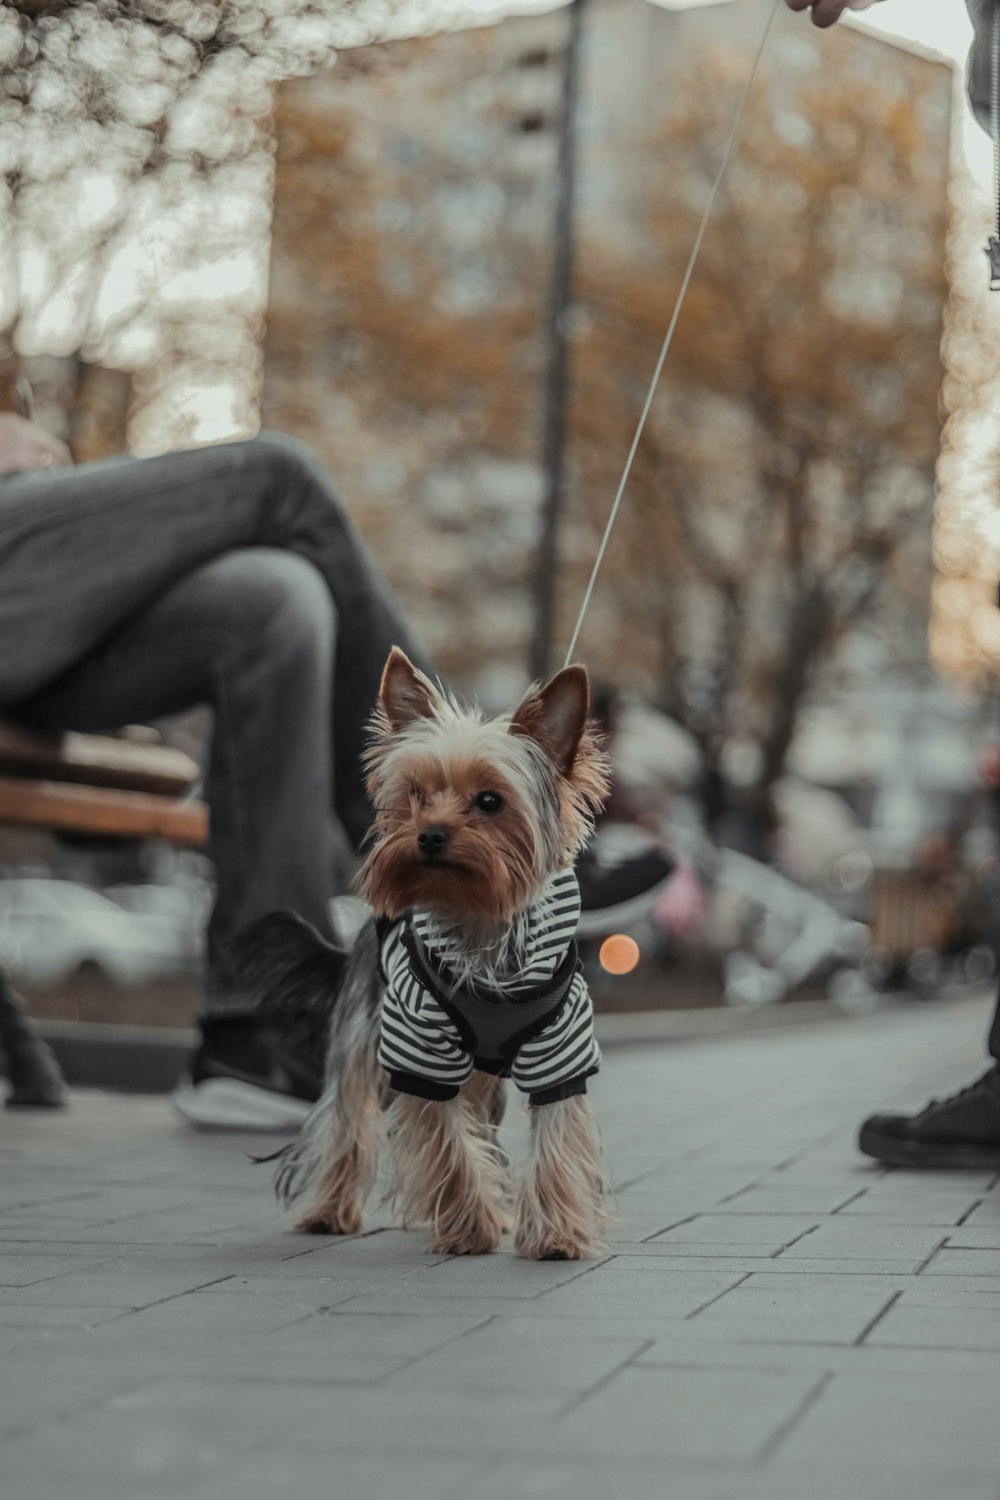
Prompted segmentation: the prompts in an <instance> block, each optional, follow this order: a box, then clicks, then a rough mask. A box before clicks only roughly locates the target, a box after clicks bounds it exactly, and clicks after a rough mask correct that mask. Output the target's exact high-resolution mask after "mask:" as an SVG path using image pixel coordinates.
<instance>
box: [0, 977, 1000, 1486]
mask: <svg viewBox="0 0 1000 1500" xmlns="http://www.w3.org/2000/svg"><path fill="white" fill-rule="evenodd" d="M986 1019H987V1009H986V1005H985V1004H984V1003H980V1002H969V1001H963V1002H960V1003H953V1004H951V1005H949V1006H945V1005H937V1006H924V1007H920V1008H915V1009H914V1010H913V1011H912V1012H907V1013H906V1014H893V1015H889V1016H883V1017H879V1018H874V1019H870V1020H853V1021H845V1022H842V1023H840V1024H826V1023H823V1024H818V1025H816V1026H813V1027H809V1028H806V1029H804V1030H797V1031H795V1032H793V1033H780V1034H769V1035H762V1036H746V1037H738V1038H733V1039H730V1040H714V1041H711V1042H706V1043H698V1044H691V1045H686V1046H675V1047H664V1046H659V1047H656V1046H649V1047H644V1048H641V1049H634V1050H616V1051H614V1052H612V1053H611V1054H609V1056H608V1059H607V1062H606V1067H605V1071H604V1073H603V1075H602V1077H601V1079H600V1081H599V1083H598V1086H597V1088H596V1089H595V1095H596V1098H597V1100H598V1104H599V1108H600V1110H601V1113H602V1116H603V1120H604V1127H605V1135H606V1140H607V1144H608V1149H609V1154H610V1157H611V1162H612V1166H613V1168H614V1172H615V1176H616V1179H617V1182H618V1184H619V1200H618V1201H619V1208H620V1221H619V1223H618V1225H617V1227H616V1229H615V1235H614V1240H613V1243H612V1244H611V1246H610V1249H609V1251H608V1254H607V1255H606V1256H605V1257H604V1258H602V1259H601V1260H600V1261H599V1262H597V1263H592V1264H589V1265H571V1264H565V1263H563V1264H556V1263H552V1264H543V1265H534V1264H528V1263H526V1262H523V1261H519V1260H516V1259H515V1258H513V1257H512V1256H511V1255H509V1254H503V1255H498V1256H493V1257H488V1258H484V1259H479V1260H445V1259H441V1258H437V1257H432V1256H430V1255H429V1254H428V1253H427V1251H426V1249H425V1248H424V1245H425V1242H424V1240H423V1238H422V1236H420V1235H418V1234H403V1233H401V1232H400V1231H399V1230H396V1229H393V1228H391V1227H380V1226H387V1225H388V1222H389V1221H388V1220H387V1219H386V1218H385V1216H384V1214H383V1215H382V1216H381V1217H375V1218H374V1219H373V1225H372V1229H371V1230H370V1232H369V1233H368V1234H366V1235H365V1236H364V1237H361V1238H359V1239H355V1240H346V1241H335V1240H333V1241H332V1240H324V1239H307V1238H298V1237H293V1236H291V1235H289V1234H288V1233H286V1232H284V1231H283V1230H282V1228H281V1225H280V1221H279V1219H278V1217H277V1212H276V1209H275V1208H274V1206H273V1203H272V1200H271V1198H270V1192H269V1183H268V1176H267V1173H268V1169H267V1168H265V1167H254V1166H252V1165H251V1164H250V1163H249V1161H248V1159H247V1151H248V1149H257V1150H259V1149H261V1146H262V1142H261V1140H260V1138H258V1139H257V1140H255V1141H250V1140H249V1139H239V1138H234V1137H221V1136H204V1135H203V1136H198V1135H193V1134H190V1133H188V1132H186V1131H185V1130H184V1129H183V1128H182V1127H181V1126H180V1125H179V1124H178V1123H176V1122H175V1121H174V1120H173V1119H172V1117H171V1115H170V1113H169V1111H168V1108H167V1106H166V1104H165V1103H164V1102H163V1101H162V1100H160V1101H158V1100H151V1099H128V1098H120V1097H114V1096H110V1095H102V1094H89V1095H88V1094H79V1095H78V1096H77V1097H76V1099H75V1101H74V1105H73V1108H72V1111H71V1112H69V1113H67V1114H64V1115H62V1116H55V1117H41V1116H30V1115H16V1114H8V1115H5V1116H0V1214H2V1217H0V1434H2V1441H0V1490H2V1493H3V1495H4V1500H63V1497H66V1500H68V1497H70V1496H72V1497H73V1500H141V1497H145V1496H154V1497H159V1496H163V1497H166V1496H170V1497H190V1500H209V1497H211V1500H229V1497H233V1500H235V1497H239V1500H258V1497H260V1500H265V1497H266V1500H272V1497H276V1496H278V1495H284V1494H289V1495H294V1494H300V1495H302V1496H313V1495H322V1496H331V1497H334V1500H391V1497H393V1496H397V1495H398V1496H400V1497H402V1500H449V1497H455V1500H459V1497H461V1500H501V1497H521V1496H524V1497H528V1496H531V1497H535V1496H537V1497H545V1500H564V1497H565V1500H607V1497H609V1496H611V1497H613V1500H639V1497H642V1500H647V1497H664V1500H666V1497H669V1500H737V1497H738V1500H744V1497H746V1500H803V1497H805V1500H846V1497H852V1500H895V1497H899V1500H997V1497H998V1494H1000V1453H998V1449H1000V1422H998V1415H1000V1186H998V1179H997V1175H995V1174H994V1175H991V1174H989V1173H975V1172H973V1173H961V1174H951V1175H948V1174H944V1173H929V1174H920V1175H917V1174H904V1173H898V1172H886V1171H882V1170H880V1169H879V1168H877V1167H875V1166H874V1165H866V1163H865V1162H864V1160H863V1159H862V1158H861V1157H859V1156H858V1155H856V1153H855V1151H854V1148H853V1132H854V1128H855V1125H856V1122H857V1120H858V1119H859V1117H860V1116H861V1115H863V1114H864V1113H865V1112H866V1111H868V1110H870V1109H872V1108H873V1107H875V1106H881V1105H892V1104H900V1105H906V1104H917V1103H921V1102H923V1100H924V1098H925V1096H926V1095H927V1093H928V1092H930V1091H937V1092H942V1091H945V1090H947V1089H950V1088H952V1087H954V1086H956V1085H958V1084H960V1083H964V1082H967V1081H968V1080H969V1078H970V1077H971V1076H972V1075H973V1073H974V1071H975V1069H976V1068H977V1067H979V1065H980V1063H981V1060H982V1056H983V1053H982V1046H983V1041H982V1039H983V1035H984V1031H985V1025H986ZM266 1144H267V1142H266V1140H265V1141H264V1142H263V1145H265V1146H266Z"/></svg>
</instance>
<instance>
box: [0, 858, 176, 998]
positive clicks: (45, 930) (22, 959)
mask: <svg viewBox="0 0 1000 1500" xmlns="http://www.w3.org/2000/svg"><path fill="white" fill-rule="evenodd" d="M200 950H201V933H200V930H199V929H198V927H197V925H196V924H195V923H193V922H191V921H190V920H189V919H187V918H185V917H184V916H183V915H178V914H177V913H171V914H163V913H157V912H150V911H135V910H133V911H128V910H125V909H124V908H123V907H122V906H120V905H118V904H117V903H116V902H114V901H111V900H109V899H108V897H107V896H104V895H102V894H101V893H100V892H99V891H94V890H91V889H90V888H89V887H87V886H83V885H76V884H74V883H73V882H72V881H69V880H47V879H41V878H39V879H33V880H22V879H11V880H0V968H3V969H5V970H6V971H7V972H8V973H10V974H11V975H12V977H14V978H15V979H20V980H22V981H24V982H26V983H31V984H40V985H44V984H53V983H56V982H57V981H59V980H62V979H66V978H68V977H69V976H71V975H80V974H91V975H93V976H94V977H96V978H100V977H104V978H106V979H109V980H111V981H112V982H113V983H115V984H121V985H129V984H141V983H144V982H146V981H148V980H151V979H156V978H161V977H163V976H166V975H168V974H177V973H180V972H184V971H187V970H190V969H191V967H192V966H193V965H194V964H195V963H196V962H197V960H198V957H199V953H200Z"/></svg>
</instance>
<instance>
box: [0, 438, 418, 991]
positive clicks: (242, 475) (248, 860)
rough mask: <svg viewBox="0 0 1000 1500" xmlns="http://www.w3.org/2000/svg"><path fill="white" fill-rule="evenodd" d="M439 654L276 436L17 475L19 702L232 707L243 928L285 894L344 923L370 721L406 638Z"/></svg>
mask: <svg viewBox="0 0 1000 1500" xmlns="http://www.w3.org/2000/svg"><path fill="white" fill-rule="evenodd" d="M394 643H395V644H399V645H401V646H402V647H403V649H404V650H406V651H407V652H409V653H410V654H411V655H412V656H413V657H414V659H415V660H417V661H418V662H420V663H421V665H423V666H424V667H425V669H429V668H428V664H427V662H426V659H425V658H424V656H423V654H422V652H421V651H420V649H419V647H418V646H417V644H416V643H415V641H414V640H413V637H412V635H411V632H410V630H409V629H408V627H407V626H406V624H405V623H404V620H403V616H402V613H401V610H400V607H399V605H398V603H397V602H396V600H395V599H394V597H393V595H392V593H391V591H390V590H389V588H388V585H387V584H386V582H385V580H384V578H383V577H382V576H381V574H380V573H379V571H378V569H377V568H376V566H375V565H374V563H373V562H372V560H371V558H370V556H369V555H368V553H367V551H366V550H365V547H364V545H363V543H362V542H361V540H360V538H359V537H358V535H357V533H356V532H355V530H354V529H353V527H352V525H351V523H350V521H349V520H348V518H347V516H346V515H345V513H344V511H343V509H342V507H341V505H340V502H339V501H338V499H337V496H336V493H335V492H334V490H333V487H332V486H331V484H330V481H329V479H328V478H327V476H326V474H325V472H324V471H323V469H322V468H321V467H320V465H319V464H318V462H317V461H316V459H315V458H314V457H313V455H312V454H311V453H310V452H309V451H308V449H306V448H304V447H303V446H302V445H301V444H299V443H297V442H295V441H294V440H292V439H290V438H287V437H283V436H281V435H277V434H263V435H261V436H260V437H258V438H254V439H252V440H250V441H248V442H238V443H227V444H223V445H221V446H219V447H214V448H203V449H198V450H194V451H191V452H181V453H168V454H165V455H164V456H162V457H159V458H150V459H129V458H121V459H112V460H109V461H105V462H100V463H93V464H85V465H82V466H80V467H79V468H76V469H60V470H56V471H52V470H39V471H36V472H33V473H29V474H23V475H12V476H8V477H5V478H4V479H3V480H2V481H0V708H2V710H3V711H4V712H5V713H8V714H10V715H11V716H13V717H17V718H19V719H22V720H23V721H24V722H26V723H30V724H33V725H37V726H39V727H44V728H53V729H81V730H102V729H112V728H116V727H118V726H120V725H121V724H123V723H126V722H129V721H135V720H144V719H150V718H158V717H161V716H163V715H167V714H171V713H176V712H179V711H181V710H184V709H186V708H190V707H192V706H194V705H196V704H201V703H207V704H209V705H210V706H211V708H212V710H213V721H214V728H213V735H212V744H211V754H210V761H209V766H208V771H207V784H206V785H207V793H206V794H207V799H208V803H209V807H210V812H211V835H210V838H211V842H210V854H211V857H212V859H213V862H214V864H215V868H216V874H217V882H218V894H217V900H216V905H215V910H214V912H213V915H212V919H211V922H210V925H209V934H208V938H209V971H210V972H209V984H208V1008H209V1009H216V1010H222V1009H229V1010H231V1009H233V1008H234V1007H238V1005H239V1003H240V997H239V995H238V993H236V992H235V990H234V986H233V985H232V984H231V982H230V980H229V978H228V976H227V965H226V952H227V949H228V944H229V941H230V939H231V938H232V937H233V936H234V935H235V934H236V933H238V932H239V931H240V930H241V929H242V928H243V927H244V926H246V925H247V924H248V923H249V922H252V921H253V920H254V919H255V918H257V917H259V916H261V915H263V914H264V913H266V912H268V911H274V910H280V909H289V908H290V909H293V910H295V911H297V912H299V913H300V914H301V915H302V916H304V917H305V918H306V919H307V920H309V921H311V922H313V923H314V924H315V925H316V926H318V927H319V928H320V930H323V931H325V930H326V929H327V927H328V916H327V900H328V898H329V896H330V895H331V894H332V889H331V857H332V855H331V845H332V840H331V827H332V821H331V819H332V815H336V816H337V817H339V819H340V821H341V823H342V825H343V827H344V829H345V831H346V833H347V835H348V837H349V839H350V840H351V841H352V843H353V844H354V845H355V846H357V844H358V843H359V841H360V839H361V838H362V836H363V834H364V832H365V829H366V828H367V826H368V822H369V814H370V810H369V806H368V802H367V798H366V796H365V790H364V784H363V781H362V777H361V771H360V757H361V751H362V748H363V744H364V727H365V721H366V719H367V716H368V714H369V712H370V710H371V708H372V707H373V705H374V702H375V698H376V694H377V691H378V683H379V676H380V673H381V670H382V666H383V664H384V662H385V658H386V656H387V654H388V651H389V648H390V646H392V645H393V644H394Z"/></svg>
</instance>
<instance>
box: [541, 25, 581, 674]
mask: <svg viewBox="0 0 1000 1500" xmlns="http://www.w3.org/2000/svg"><path fill="white" fill-rule="evenodd" d="M585 3H586V0H570V5H569V17H568V26H567V39H566V54H565V61H564V65H563V91H562V110H561V114H560V119H559V159H558V169H557V170H558V190H557V198H556V219H555V246H554V253H553V258H552V281H551V286H550V291H549V318H548V346H549V359H548V372H547V375H546V381H545V431H544V439H543V449H542V471H543V474H544V483H545V489H544V493H543V497H542V514H541V535H540V537H539V543H538V559H537V564H536V568H535V579H534V588H533V602H534V621H535V623H534V633H533V636H532V642H531V660H530V670H531V674H532V676H533V677H546V676H547V675H548V673H549V671H550V670H551V667H552V635H553V628H554V624H555V598H556V569H557V566H558V561H559V526H560V521H561V518H562V502H563V487H564V484H563V482H564V472H565V450H566V398H567V393H568V371H567V361H568V347H567V345H568V339H567V335H568V328H567V324H568V321H569V317H568V314H569V310H570V305H571V299H572V283H573V210H574V198H575V190H576V114H577V102H578V99H579V92H580V43H581V38H582V35H583V7H584V5H585Z"/></svg>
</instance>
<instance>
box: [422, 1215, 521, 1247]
mask: <svg viewBox="0 0 1000 1500" xmlns="http://www.w3.org/2000/svg"><path fill="white" fill-rule="evenodd" d="M502 1232H503V1230H502V1226H501V1224H500V1223H499V1222H498V1221H495V1220H494V1221H492V1222H491V1223H489V1224H476V1225H473V1226H472V1228H471V1229H468V1230H466V1231H464V1232H463V1233H461V1234H451V1235H448V1234H443V1235H439V1236H438V1237H437V1238H436V1239H435V1241H434V1243H433V1244H432V1245H431V1250H432V1251H433V1252H434V1254H435V1255H491V1254H492V1253H493V1251H494V1250H497V1249H499V1246H500V1238H501V1234H502Z"/></svg>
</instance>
